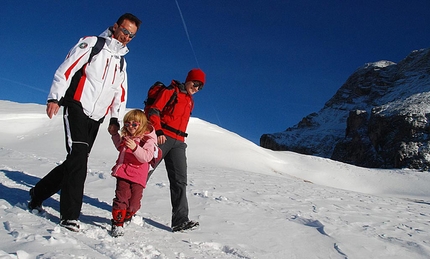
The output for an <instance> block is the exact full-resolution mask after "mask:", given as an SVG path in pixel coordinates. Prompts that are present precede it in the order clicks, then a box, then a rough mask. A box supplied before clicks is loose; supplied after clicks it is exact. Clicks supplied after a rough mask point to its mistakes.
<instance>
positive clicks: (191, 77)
mask: <svg viewBox="0 0 430 259" xmlns="http://www.w3.org/2000/svg"><path fill="white" fill-rule="evenodd" d="M188 81H200V82H202V83H203V84H205V82H206V75H205V72H203V71H202V70H201V69H199V68H193V69H191V70H190V72H188V75H187V79H185V82H188Z"/></svg>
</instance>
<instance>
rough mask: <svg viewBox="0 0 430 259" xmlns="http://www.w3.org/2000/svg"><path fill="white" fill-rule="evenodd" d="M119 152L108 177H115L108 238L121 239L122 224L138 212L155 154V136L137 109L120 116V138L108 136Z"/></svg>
mask: <svg viewBox="0 0 430 259" xmlns="http://www.w3.org/2000/svg"><path fill="white" fill-rule="evenodd" d="M110 134H111V135H112V141H113V143H114V145H115V147H116V148H117V150H118V151H119V156H118V159H117V161H116V164H115V166H114V167H113V168H112V176H114V177H116V179H117V182H116V190H115V198H114V199H113V204H112V216H113V218H112V236H114V237H117V236H122V235H124V228H123V225H124V222H127V221H130V220H131V218H132V216H133V215H134V214H135V213H136V212H137V211H138V210H139V209H140V201H141V199H142V196H143V189H144V188H145V187H146V180H147V178H148V171H149V166H150V165H149V162H150V161H151V160H152V159H153V158H154V152H155V153H156V154H157V153H158V152H157V150H158V147H157V146H156V143H157V135H156V134H155V131H154V128H153V127H152V126H151V125H150V123H149V122H148V120H147V118H146V115H145V113H144V112H143V111H141V110H139V109H135V110H131V111H129V112H128V113H127V114H126V115H125V116H124V126H123V127H122V129H121V135H120V134H119V133H118V132H116V133H115V132H110Z"/></svg>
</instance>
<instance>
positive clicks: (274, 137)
mask: <svg viewBox="0 0 430 259" xmlns="http://www.w3.org/2000/svg"><path fill="white" fill-rule="evenodd" d="M429 119H430V49H423V50H419V51H413V52H412V53H411V54H410V55H408V56H407V57H406V58H405V59H404V60H402V61H401V62H399V63H398V64H396V63H393V62H390V61H379V62H375V63H368V64H365V65H364V66H362V67H361V68H359V69H357V70H356V71H355V72H354V73H353V74H352V75H351V76H350V77H349V78H348V80H347V81H346V82H345V84H344V85H342V87H341V88H340V89H339V90H338V91H337V93H336V94H335V95H334V96H333V97H332V98H331V99H330V100H329V101H327V103H326V104H325V105H324V107H323V108H322V109H321V110H320V111H319V112H317V113H312V114H310V115H308V116H306V117H305V118H303V119H302V120H301V121H300V122H299V123H298V124H297V125H295V126H293V127H291V128H288V129H287V130H286V131H284V132H279V133H273V134H264V135H262V136H261V138H260V145H261V146H262V147H265V148H269V149H273V150H289V151H294V152H298V153H302V154H309V155H317V156H321V157H326V158H331V159H334V160H337V161H342V162H346V163H349V164H354V165H358V166H363V167H376V168H414V169H420V170H429V169H430V147H429V141H430V136H429V133H430V132H429V127H430V125H429Z"/></svg>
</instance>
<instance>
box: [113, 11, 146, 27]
mask: <svg viewBox="0 0 430 259" xmlns="http://www.w3.org/2000/svg"><path fill="white" fill-rule="evenodd" d="M124 20H129V21H132V22H134V24H136V27H137V29H138V30H139V27H140V25H141V24H142V21H141V20H139V18H137V17H136V16H134V15H133V14H131V13H125V14H123V15H121V17H119V18H118V21H117V22H116V24H118V26H119V25H121V24H122V22H123V21H124Z"/></svg>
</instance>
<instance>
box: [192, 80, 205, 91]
mask: <svg viewBox="0 0 430 259" xmlns="http://www.w3.org/2000/svg"><path fill="white" fill-rule="evenodd" d="M193 85H194V87H197V89H198V90H199V91H200V90H202V89H203V83H202V82H199V81H193Z"/></svg>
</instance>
